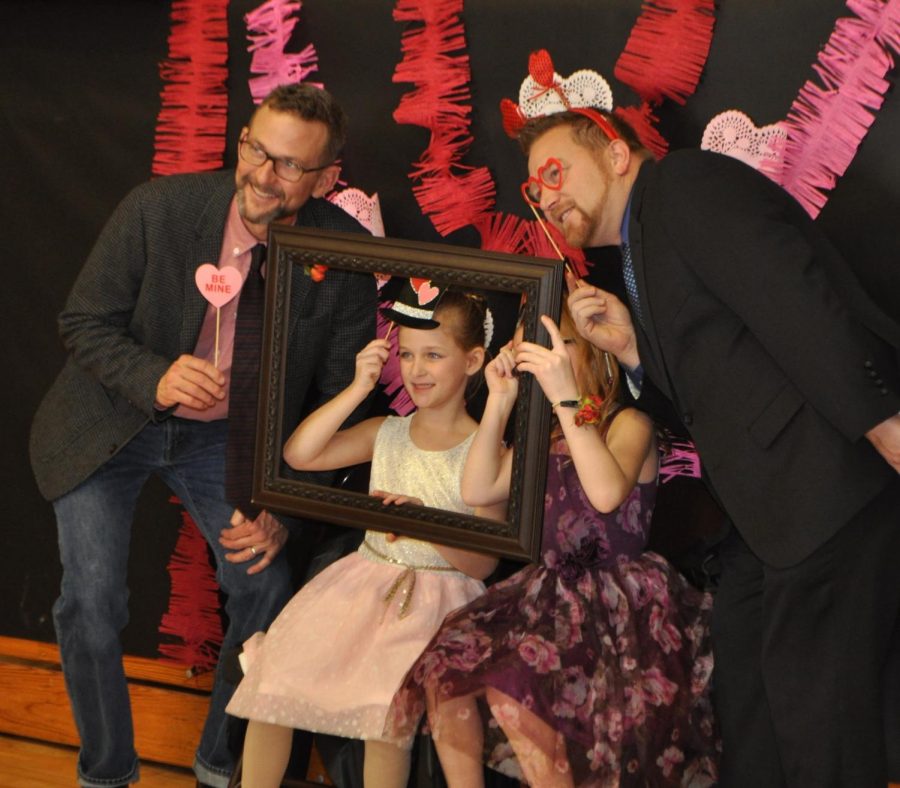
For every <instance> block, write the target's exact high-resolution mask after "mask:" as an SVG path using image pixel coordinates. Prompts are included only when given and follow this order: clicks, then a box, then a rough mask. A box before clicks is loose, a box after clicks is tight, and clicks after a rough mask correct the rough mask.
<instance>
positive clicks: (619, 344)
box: [566, 273, 641, 369]
mask: <svg viewBox="0 0 900 788" xmlns="http://www.w3.org/2000/svg"><path fill="white" fill-rule="evenodd" d="M566 284H567V285H568V288H569V300H568V304H569V312H571V313H572V319H573V320H574V322H575V329H576V330H577V331H578V333H579V334H581V336H583V337H584V338H585V339H586V340H587V341H588V342H590V343H591V344H592V345H594V346H595V347H597V348H599V349H600V350H605V351H607V352H609V353H612V354H613V355H614V356H615V357H616V358H617V359H618V360H619V362H620V363H621V364H624V365H625V366H626V367H628V368H629V369H634V368H635V367H637V366H639V365H640V363H641V359H640V356H639V355H638V349H637V337H636V336H635V334H634V326H633V325H632V322H631V313H630V312H629V311H628V307H626V306H625V304H623V303H622V302H621V301H620V300H619V299H618V298H616V297H615V296H614V295H613V294H612V293H608V292H606V291H605V290H601V289H600V288H599V287H594V286H592V285H589V284H588V283H587V282H585V281H584V280H583V279H577V280H576V279H575V277H573V276H572V275H571V274H569V273H566Z"/></svg>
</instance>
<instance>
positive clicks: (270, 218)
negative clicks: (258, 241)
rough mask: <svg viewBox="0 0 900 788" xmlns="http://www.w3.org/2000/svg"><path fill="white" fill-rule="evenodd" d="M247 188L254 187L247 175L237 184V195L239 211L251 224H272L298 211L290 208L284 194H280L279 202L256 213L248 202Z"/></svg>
mask: <svg viewBox="0 0 900 788" xmlns="http://www.w3.org/2000/svg"><path fill="white" fill-rule="evenodd" d="M247 189H253V185H252V184H251V183H250V178H249V176H247V175H245V176H244V177H243V178H241V180H240V181H239V182H238V184H237V188H236V190H235V196H236V197H237V205H238V213H239V214H240V216H241V218H242V219H243V220H244V221H246V222H249V223H250V224H271V223H272V222H275V221H278V220H279V219H283V218H285V217H287V216H293V215H294V214H295V213H296V211H290V210H288V208H287V206H286V205H285V202H284V195H280V196H279V200H278V203H277V204H275V205H273V206H272V207H271V208H269V209H268V210H265V211H260V210H257V211H256V212H255V213H254V212H253V208H252V206H250V205H249V204H248V200H247V194H246V192H247Z"/></svg>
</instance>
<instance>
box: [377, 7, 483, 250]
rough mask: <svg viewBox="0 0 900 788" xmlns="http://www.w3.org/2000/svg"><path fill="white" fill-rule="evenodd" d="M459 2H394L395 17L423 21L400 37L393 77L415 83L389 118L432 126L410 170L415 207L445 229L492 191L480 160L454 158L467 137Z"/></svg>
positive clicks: (461, 223)
mask: <svg viewBox="0 0 900 788" xmlns="http://www.w3.org/2000/svg"><path fill="white" fill-rule="evenodd" d="M462 5H463V4H462V1H461V0H446V1H445V0H399V2H398V3H397V5H396V7H395V9H394V19H395V20H396V21H398V22H407V23H419V22H421V23H422V24H421V26H415V27H411V28H409V29H407V30H406V32H404V33H403V35H402V37H401V50H402V52H403V59H402V61H401V62H400V63H399V64H398V65H397V68H396V70H395V72H394V76H393V81H394V82H409V83H412V84H413V85H415V88H414V89H413V90H412V91H410V92H409V93H406V94H405V95H404V96H403V97H402V98H401V100H400V103H399V104H398V106H397V108H396V109H395V110H394V120H395V121H396V122H397V123H403V124H411V125H416V126H423V127H424V128H427V129H429V130H430V131H431V139H430V141H429V144H428V147H427V148H426V150H425V152H424V153H423V154H422V156H421V157H420V159H419V161H418V162H416V163H415V165H414V167H413V172H412V174H411V175H410V177H411V178H413V179H415V180H418V181H419V183H418V185H417V186H415V187H414V189H413V193H414V195H415V197H416V200H417V201H418V203H419V207H420V208H421V209H422V212H423V213H424V214H425V215H426V216H428V217H429V218H430V219H431V221H432V223H433V224H434V226H435V229H436V230H437V231H438V232H439V233H440V234H441V235H443V236H446V235H449V234H450V233H451V232H453V231H454V230H458V229H460V228H462V227H466V226H468V225H471V224H474V223H475V222H476V221H478V219H479V218H480V217H482V216H483V215H485V214H486V213H488V212H489V211H490V210H491V209H492V207H493V204H494V195H495V192H496V190H495V186H494V181H493V179H492V178H491V174H490V172H489V171H488V169H487V168H486V167H474V168H472V167H465V166H463V165H461V164H460V162H461V160H462V158H463V156H464V155H465V153H466V151H467V150H468V148H469V146H470V145H471V143H472V136H471V133H470V125H471V120H470V115H471V112H472V109H471V107H470V106H469V105H468V103H467V102H468V101H470V99H471V95H470V92H469V80H470V78H471V73H470V68H469V56H468V55H467V54H465V47H466V40H465V34H464V27H463V23H462V22H461V20H460V18H459V15H460V13H461V12H462Z"/></svg>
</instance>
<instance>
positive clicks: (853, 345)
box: [628, 150, 900, 566]
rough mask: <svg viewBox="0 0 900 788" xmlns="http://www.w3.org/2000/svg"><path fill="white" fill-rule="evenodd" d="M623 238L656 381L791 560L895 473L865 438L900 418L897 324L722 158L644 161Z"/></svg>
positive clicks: (766, 538) (773, 554)
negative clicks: (873, 429) (877, 427)
mask: <svg viewBox="0 0 900 788" xmlns="http://www.w3.org/2000/svg"><path fill="white" fill-rule="evenodd" d="M628 235H629V242H630V245H631V250H632V258H633V262H634V265H635V274H636V278H637V282H638V291H639V294H640V299H641V305H642V312H643V315H644V325H643V326H640V325H637V326H636V328H637V334H638V345H639V352H640V356H641V362H642V364H643V366H644V371H645V375H646V376H647V377H648V378H649V380H650V381H651V382H652V384H654V385H655V386H656V387H658V389H659V390H660V391H662V392H663V393H664V394H665V395H666V396H667V397H668V398H669V399H670V400H671V401H672V402H673V403H674V405H675V407H676V409H677V411H678V412H679V414H680V416H681V419H682V421H683V422H684V424H685V426H686V427H687V428H688V430H689V431H690V434H691V436H692V438H693V439H694V441H695V443H696V446H697V448H698V450H699V453H700V456H701V458H702V460H703V465H704V469H705V473H706V474H707V475H708V478H709V481H710V482H711V484H712V487H713V489H714V492H715V493H716V495H717V497H718V498H719V500H720V501H721V503H722V504H723V506H724V508H725V509H726V511H727V513H728V515H729V516H730V518H731V519H732V521H733V522H734V524H735V526H736V527H737V528H738V530H739V531H740V532H741V534H742V536H743V537H744V539H745V540H746V541H747V543H748V544H749V545H750V546H751V548H752V549H753V550H754V551H755V552H756V553H757V555H759V556H760V557H761V558H762V559H763V560H765V561H766V562H767V563H770V564H772V565H775V566H788V565H791V564H793V563H796V562H797V561H799V560H801V559H802V558H804V557H805V556H806V555H808V554H809V553H810V552H812V551H813V550H814V549H815V548H816V547H818V546H819V545H821V544H822V543H824V542H825V541H826V540H827V539H828V538H829V537H830V536H831V535H833V534H834V533H835V531H837V529H838V528H840V527H841V526H842V525H843V524H845V523H846V522H847V521H848V520H849V519H850V517H851V516H852V515H853V514H854V513H856V512H857V511H858V510H859V509H861V508H862V506H863V505H864V504H865V503H866V502H867V501H869V500H870V499H871V498H872V497H874V496H875V495H876V494H877V493H878V492H879V491H880V490H881V489H882V488H884V486H885V485H886V484H887V483H888V482H889V481H891V480H892V479H893V478H894V477H895V476H896V472H895V471H894V470H893V469H892V468H891V467H890V466H889V465H888V464H887V463H886V462H885V461H884V460H883V459H882V458H881V456H880V455H878V453H877V452H876V451H875V450H874V449H873V447H872V446H871V445H870V444H869V442H868V441H867V440H866V439H865V437H864V433H865V432H866V431H867V430H868V429H869V428H871V427H872V426H874V425H875V424H877V423H879V422H881V421H883V420H884V419H886V418H888V417H890V416H891V415H893V414H895V413H897V412H898V410H900V395H898V391H900V383H898V377H900V376H898V372H897V365H896V349H897V348H900V325H898V324H897V323H896V322H895V321H894V320H893V319H892V318H891V317H889V316H888V315H885V314H884V313H883V312H881V311H880V310H879V309H878V308H877V307H876V306H875V305H874V303H873V302H872V301H871V300H870V299H869V298H868V296H867V295H866V293H865V292H864V291H863V290H862V288H861V287H860V286H859V285H858V283H857V282H856V280H855V278H854V277H853V275H852V272H851V271H850V270H849V268H848V267H847V265H846V263H845V262H844V261H843V260H842V259H841V258H840V256H839V255H838V254H837V252H836V251H835V249H834V248H833V247H832V246H831V245H830V244H829V243H828V241H827V240H826V239H825V238H824V236H823V235H822V234H821V232H820V231H819V230H818V228H817V227H816V225H815V224H814V223H813V222H812V221H811V220H810V218H809V216H808V215H807V214H806V213H805V212H804V211H803V209H802V208H801V207H800V206H799V205H798V204H797V203H796V201H794V200H793V199H792V198H791V197H790V196H789V195H788V194H787V193H786V192H784V191H783V190H782V189H781V188H780V187H778V186H777V185H775V184H774V183H772V182H771V181H769V179H768V178H766V177H765V176H763V175H760V174H759V173H757V172H756V171H755V170H753V169H752V168H750V167H747V166H746V165H744V164H742V163H740V162H738V161H735V160H733V159H731V158H729V157H726V156H720V155H718V154H713V153H706V152H703V151H694V150H692V151H679V152H674V153H671V154H669V155H668V156H667V157H666V158H665V159H664V160H662V161H661V162H659V163H654V162H646V163H645V164H644V165H643V166H642V168H641V170H640V173H639V175H638V178H637V180H636V182H635V185H634V188H633V191H632V201H631V213H630V217H629V225H628ZM635 323H637V321H636V320H635Z"/></svg>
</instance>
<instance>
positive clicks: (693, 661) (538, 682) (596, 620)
mask: <svg viewBox="0 0 900 788" xmlns="http://www.w3.org/2000/svg"><path fill="white" fill-rule="evenodd" d="M655 498H656V483H655V482H653V483H649V484H638V485H637V486H636V487H635V489H634V490H633V491H632V492H631V494H630V495H629V496H628V498H627V499H626V500H625V501H624V502H623V503H622V505H621V506H620V507H619V508H618V509H617V510H616V511H614V512H612V513H610V514H602V513H600V512H597V511H596V510H595V509H594V508H593V507H592V506H591V505H590V503H589V502H588V500H587V497H586V495H585V493H584V491H583V490H582V488H581V485H580V483H579V481H578V474H577V473H576V470H575V466H574V464H573V463H572V460H571V457H570V455H569V452H568V447H567V445H566V443H565V440H563V439H561V438H556V439H554V441H553V444H552V446H551V453H550V463H549V469H548V479H547V491H546V500H545V519H544V532H543V541H542V546H541V550H542V555H541V562H540V563H539V564H536V565H529V566H526V567H525V568H524V569H522V570H521V571H519V572H518V573H517V574H515V575H513V576H512V577H509V578H508V579H506V580H504V581H502V582H500V583H497V584H495V585H493V586H491V587H490V588H489V589H488V591H487V593H485V594H484V595H483V596H481V597H479V598H477V599H475V600H473V601H472V602H470V603H469V604H468V605H466V606H465V607H463V608H461V609H460V610H457V611H454V612H453V613H451V614H450V615H449V616H448V617H447V618H446V620H445V621H444V624H443V626H442V627H441V629H440V631H439V632H438V633H437V635H435V637H434V639H433V640H432V641H431V643H430V644H429V646H428V647H427V648H426V650H425V652H424V653H423V654H422V656H421V657H419V659H418V660H417V662H416V663H415V664H414V665H413V667H412V668H411V669H410V671H409V673H408V674H407V676H406V678H405V680H404V682H403V684H402V686H401V688H400V690H399V691H398V692H397V694H396V695H395V696H394V701H393V704H392V706H391V710H390V713H389V715H388V721H387V729H386V733H387V734H388V735H389V736H398V737H400V736H406V735H409V728H410V727H415V726H416V725H417V723H418V720H419V719H420V715H421V712H422V709H423V707H424V700H425V693H426V692H427V693H429V694H430V695H431V697H432V699H433V700H434V706H435V710H434V712H433V713H432V715H431V719H430V724H431V728H432V733H433V735H434V736H435V738H436V739H437V738H441V739H442V744H445V745H446V746H450V747H454V746H456V747H459V748H460V749H465V750H470V749H471V747H472V743H471V736H472V733H471V731H472V728H471V720H469V719H464V717H465V718H468V717H470V716H471V713H472V708H473V705H472V704H468V705H466V704H462V705H460V704H459V703H458V700H459V699H463V698H465V697H470V698H474V699H476V702H477V706H476V707H474V708H477V710H478V713H479V714H480V715H481V719H482V721H483V723H484V729H483V730H484V756H485V760H486V762H487V763H488V764H489V765H490V766H491V767H493V768H495V769H497V770H499V771H501V772H503V773H504V774H507V775H509V776H512V777H516V778H518V779H520V780H521V779H524V778H523V776H522V772H521V768H520V764H519V763H518V761H517V759H516V755H515V753H514V752H513V750H512V747H511V746H510V744H509V742H508V741H507V739H506V737H505V735H504V733H503V731H502V729H501V728H500V726H499V725H498V724H497V718H501V719H503V721H504V724H505V725H507V726H513V727H514V728H515V729H516V730H517V733H518V735H520V736H524V737H525V738H526V739H527V740H528V741H529V743H530V744H531V746H532V747H535V748H543V751H544V752H545V753H546V754H547V755H548V756H549V757H551V758H552V759H553V760H554V761H555V762H556V764H557V768H559V769H560V770H565V769H567V768H571V770H572V781H573V783H574V784H575V785H580V786H604V787H605V786H620V785H627V786H670V785H689V786H707V785H713V784H715V782H716V764H717V760H718V752H717V750H718V741H717V735H716V729H715V724H714V719H713V712H712V705H711V702H710V697H709V691H710V678H711V674H712V667H713V660H712V653H711V647H710V636H709V616H710V611H711V607H712V601H711V598H710V596H709V595H708V594H704V593H701V592H699V591H697V590H696V589H694V588H693V587H692V586H690V585H689V584H688V583H687V582H686V581H685V580H684V578H682V577H681V575H679V574H678V572H677V571H676V570H675V569H674V568H673V567H672V566H671V565H670V564H668V563H667V562H666V560H665V559H664V558H662V557H661V556H659V555H657V554H655V553H651V552H644V547H645V545H646V542H647V536H648V531H649V526H650V518H651V514H652V511H653V504H654V501H655ZM486 688H494V689H496V690H499V691H500V692H502V693H503V694H504V695H506V696H509V697H510V698H512V699H513V700H514V701H516V702H517V703H518V704H519V705H520V706H521V707H524V709H526V710H527V711H529V712H531V713H532V714H533V715H535V717H536V718H537V719H538V720H540V721H543V722H544V723H547V724H548V725H549V726H550V727H551V728H552V729H553V730H555V731H556V735H555V742H554V747H555V750H554V751H553V752H551V751H550V748H548V747H547V738H546V736H543V737H542V736H540V735H538V734H539V732H535V731H534V726H533V724H529V719H528V717H529V715H527V714H525V715H522V714H521V713H520V711H521V709H520V708H519V707H517V706H515V705H513V704H498V705H495V706H494V707H493V708H492V709H490V710H489V709H488V708H487V703H486V701H485V697H484V696H485V689H486ZM453 700H456V701H457V702H456V703H449V701H453ZM450 714H453V715H457V716H458V717H459V719H457V720H452V719H450V720H448V717H447V715H450ZM519 717H522V718H523V719H521V721H519ZM453 722H457V723H459V722H462V723H463V724H462V725H459V724H456V725H454V724H450V723H453ZM530 733H534V734H535V735H534V737H533V738H532V737H531V736H530V735H529V734H530ZM467 737H469V740H468V741H467ZM525 749H528V748H525ZM520 750H522V748H520ZM560 753H563V754H564V755H565V757H564V758H560V757H559V754H560ZM567 762H568V765H567Z"/></svg>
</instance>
